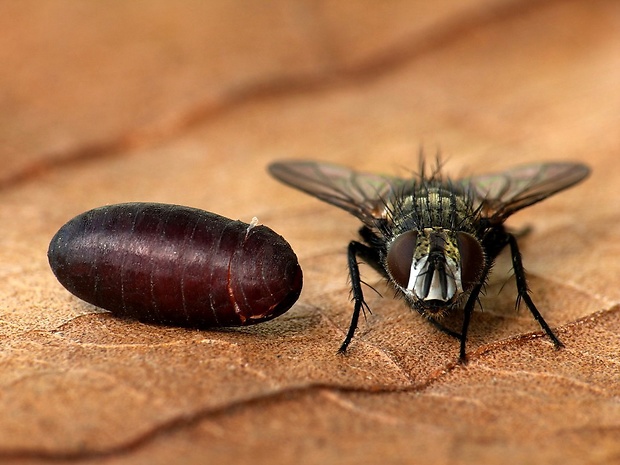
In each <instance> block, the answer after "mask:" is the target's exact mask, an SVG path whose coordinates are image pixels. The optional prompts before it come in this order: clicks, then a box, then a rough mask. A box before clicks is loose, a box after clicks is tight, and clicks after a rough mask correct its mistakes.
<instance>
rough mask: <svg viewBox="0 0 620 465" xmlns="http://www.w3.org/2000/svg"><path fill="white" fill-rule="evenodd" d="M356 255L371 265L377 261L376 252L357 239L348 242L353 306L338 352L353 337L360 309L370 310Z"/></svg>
mask: <svg viewBox="0 0 620 465" xmlns="http://www.w3.org/2000/svg"><path fill="white" fill-rule="evenodd" d="M358 256H359V257H361V258H363V259H364V261H367V262H368V263H369V264H371V265H373V266H374V265H375V263H378V261H379V257H378V254H377V252H376V251H375V250H374V249H372V248H370V247H368V246H367V245H364V244H362V243H361V242H357V241H351V242H350V243H349V248H348V252H347V257H348V262H349V276H350V278H351V293H352V295H353V302H354V306H353V316H352V317H351V325H350V326H349V331H348V332H347V335H346V337H345V338H344V342H343V343H342V345H341V346H340V349H338V352H340V353H341V354H343V353H345V352H346V350H347V347H348V346H349V344H350V343H351V339H353V335H354V334H355V330H356V329H357V322H358V320H359V317H360V312H361V311H362V310H370V309H369V308H368V305H367V304H366V301H365V300H364V293H363V292H362V280H361V278H360V269H359V264H358V262H357V257H358Z"/></svg>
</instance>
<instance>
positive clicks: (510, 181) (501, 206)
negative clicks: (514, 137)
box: [457, 163, 590, 223]
mask: <svg viewBox="0 0 620 465" xmlns="http://www.w3.org/2000/svg"><path fill="white" fill-rule="evenodd" d="M589 173H590V169H589V168H588V167H587V166H585V165H583V164H580V163H542V164H532V165H525V166H521V167H517V168H514V169H511V170H508V171H504V172H501V173H495V174H487V175H482V176H472V177H469V178H463V179H461V180H459V181H458V182H457V183H458V184H459V185H461V186H462V187H463V188H464V189H467V190H468V191H469V192H471V194H472V195H473V197H474V200H475V203H476V204H478V205H481V208H482V214H483V215H484V216H486V217H487V218H489V219H490V220H491V222H492V223H501V222H503V221H505V220H506V218H508V217H509V216H510V215H512V214H513V213H515V212H516V211H518V210H521V209H522V208H525V207H528V206H530V205H533V204H535V203H536V202H540V201H541V200H544V199H546V198H547V197H549V196H551V195H553V194H555V193H557V192H560V191H562V190H564V189H568V188H569V187H571V186H573V185H575V184H577V183H578V182H579V181H581V180H583V179H584V178H586V177H587V176H588V174H589Z"/></svg>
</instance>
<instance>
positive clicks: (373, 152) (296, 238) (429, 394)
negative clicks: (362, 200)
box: [0, 0, 620, 464]
mask: <svg viewBox="0 0 620 465" xmlns="http://www.w3.org/2000/svg"><path fill="white" fill-rule="evenodd" d="M172 5H173V4H172V3H171V2H164V1H159V2H158V1H134V2H124V1H109V2H62V1H36V2H35V1H21V2H4V3H3V5H2V6H1V7H0V30H1V31H2V37H1V39H0V63H2V72H0V102H1V106H0V141H1V143H0V157H1V160H2V166H0V187H1V190H0V196H1V198H0V243H1V247H0V277H1V279H2V281H1V286H0V338H1V339H0V340H1V346H0V461H2V462H3V463H5V462H6V463H9V462H13V461H19V462H20V463H48V462H50V461H52V460H53V461H54V463H63V462H65V461H67V462H78V463H127V464H133V463H156V464H159V463H160V464H168V463H173V462H175V461H176V463H182V462H183V463H225V462H226V463H253V464H272V463H355V464H365V463H369V464H370V463H373V464H376V463H382V464H391V463H423V464H433V463H437V464H448V463H456V464H461V463H463V464H480V463H490V464H495V463H502V464H506V463H511V464H512V463H561V464H583V463H597V464H598V463H619V462H620V440H619V438H620V402H619V400H620V383H619V379H620V356H619V346H620V342H619V339H620V336H619V333H620V311H619V307H618V302H619V301H620V286H619V285H618V281H619V280H618V278H619V277H620V260H618V257H619V256H620V249H619V247H620V245H619V244H620V242H619V240H620V201H619V200H618V182H619V177H618V167H619V161H618V160H619V156H620V131H619V129H620V3H619V2H617V1H616V0H607V1H606V0H594V1H589V2H582V1H573V2H571V1H525V0H524V1H507V0H506V1H485V0H469V1H462V2H450V1H439V2H426V1H424V2H423V1H418V2H414V1H393V2H374V1H358V2H347V1H345V2H341V1H300V2H290V1H288V0H286V1H284V0H283V1H278V0H272V1H269V2H262V1H261V2H259V1H256V2H254V1H250V2H247V1H234V0H231V1H225V2H224V1H221V2H214V1H213V2H202V1H198V0H196V1H185V2H176V3H175V4H174V5H175V6H172ZM421 146H422V147H424V149H425V150H426V151H427V153H431V154H434V153H435V152H436V151H437V150H438V149H440V150H441V152H442V154H443V155H444V158H446V159H447V160H448V163H447V168H446V169H447V171H448V172H449V173H452V174H455V175H459V174H462V173H483V172H486V171H493V170H503V169H507V168H509V167H511V166H513V165H515V164H518V163H521V162H536V161H542V160H577V161H583V162H586V163H588V164H589V165H590V166H591V167H592V168H593V175H592V176H591V177H590V179H589V180H588V181H587V182H586V183H584V184H583V185H580V186H578V187H577V188H575V189H572V190H570V191H567V192H565V193H562V194H561V195H558V196H557V197H554V198H553V199H550V200H548V201H546V202H544V203H542V204H540V205H538V206H536V207H533V208H531V209H528V210H525V211H523V212H521V213H519V214H518V215H516V216H515V217H514V218H511V220H510V225H511V226H514V227H517V228H518V227H522V226H525V225H533V226H534V230H533V232H532V233H531V234H530V235H529V236H527V237H525V238H523V240H522V247H523V252H524V259H525V264H526V267H527V268H528V270H529V276H530V286H531V288H532V291H533V294H534V298H535V301H536V302H537V303H538V305H539V308H540V309H541V311H542V312H543V314H544V315H545V317H546V318H547V320H548V321H549V323H550V324H551V325H552V326H553V327H555V328H557V332H558V334H559V335H560V337H561V338H562V340H563V341H564V342H565V343H566V349H564V350H561V351H556V350H554V349H553V347H552V345H551V344H550V342H549V341H548V340H547V339H546V338H542V337H535V336H538V335H539V334H540V331H539V328H538V327H537V325H536V323H535V322H534V321H533V320H532V318H531V316H530V314H529V313H528V312H527V311H526V310H525V309H522V310H521V311H520V312H518V313H517V312H515V311H514V309H513V305H514V285H513V284H512V281H511V280H509V281H508V284H507V285H506V286H505V287H504V289H503V291H502V292H501V293H499V290H500V288H501V287H502V285H503V284H504V283H505V282H506V281H507V280H508V276H509V274H510V265H509V263H508V261H507V260H506V259H505V258H502V259H501V260H500V261H499V263H498V265H497V267H496V269H495V273H494V277H493V279H492V280H491V282H490V284H489V289H488V292H487V297H486V298H485V299H484V301H483V303H484V306H485V311H484V312H477V313H476V314H475V316H474V319H473V323H472V332H471V339H470V344H469V349H470V356H471V362H470V363H469V365H467V366H466V367H464V366H459V365H457V364H455V360H456V354H457V344H456V342H455V341H454V340H452V339H450V338H449V337H448V336H446V335H443V334H440V333H438V332H437V331H436V330H435V329H433V328H432V327H430V326H429V325H428V324H426V323H425V322H424V321H423V320H422V319H421V318H420V317H419V316H417V315H416V314H412V312H411V311H410V310H408V309H407V308H406V307H405V305H404V304H403V303H402V302H400V301H397V300H394V299H392V298H391V295H392V293H391V291H390V290H389V289H388V288H387V287H386V286H385V285H384V284H383V283H381V281H380V280H379V278H378V277H377V275H376V274H375V273H374V272H373V271H372V270H370V269H369V268H368V267H364V268H363V274H364V277H365V279H366V280H367V281H368V282H369V283H371V284H373V285H375V286H376V287H377V289H378V290H379V291H380V292H381V293H382V294H383V295H384V298H381V297H379V296H377V295H375V294H374V293H373V292H369V291H367V298H368V302H369V304H370V306H371V308H372V309H373V313H372V314H371V315H369V316H368V319H367V321H366V322H364V321H362V322H361V324H360V328H359V332H358V335H357V337H356V339H355V340H354V343H353V344H352V346H351V350H350V352H349V353H348V355H347V356H346V357H341V356H338V355H337V354H336V349H337V347H338V345H339V343H340V342H341V340H342V338H343V333H344V331H345V330H346V328H347V325H348V321H349V318H350V311H351V305H350V303H349V302H348V285H347V277H346V259H345V254H344V251H345V246H346V244H347V242H348V241H349V240H350V239H351V238H353V237H355V233H356V229H357V227H358V223H357V221H356V220H355V218H353V217H351V216H349V215H347V214H346V213H344V212H341V211H339V210H337V209H335V208H333V207H330V206H328V205H325V204H323V203H321V202H319V201H317V200H315V199H312V198H311V197H308V196H304V195H302V194H300V193H297V192H294V191H292V190H290V189H288V188H286V187H284V186H282V185H280V184H278V183H277V182H275V181H274V180H272V179H271V178H270V177H269V176H268V175H267V174H266V172H265V166H266V165H267V164H268V163H269V162H270V161H272V160H276V159H281V158H290V157H298V158H312V159H321V160H329V161H332V162H337V163H341V164H345V165H350V166H356V167H358V168H360V169H364V170H370V171H382V172H387V173H391V174H406V173H407V170H410V169H412V168H414V167H415V166H416V164H417V152H418V150H419V148H420V147H421ZM124 201H160V202H168V203H179V204H185V205H191V206H195V207H199V208H203V209H206V210H210V211H215V212H218V213H220V214H223V215H226V216H229V217H232V218H235V219H237V218H239V219H242V220H244V221H249V220H250V219H251V218H252V217H253V216H257V217H258V218H259V219H260V221H261V223H264V224H267V225H269V226H271V227H272V228H274V229H275V230H276V231H278V232H279V233H281V234H283V235H284V236H285V237H286V238H287V239H288V240H289V241H290V243H291V244H292V246H293V247H294V248H295V250H296V252H297V253H298V255H299V258H300V262H301V265H302V267H303V268H304V272H305V287H304V291H303V293H302V296H301V298H300V300H299V301H298V303H297V304H296V305H295V306H294V307H293V308H292V309H291V310H290V311H289V312H288V313H286V314H285V315H284V316H282V317H281V318H279V319H277V320H275V321H273V322H269V323H266V324H264V325H261V326H257V327H252V328H247V329H241V330H230V331H220V332H198V331H188V330H182V329H175V328H161V327H154V326H148V325H143V324H139V323H130V322H125V321H118V320H116V319H114V318H112V317H110V316H109V315H107V314H101V313H97V310H96V309H95V308H94V307H92V306H89V305H87V304H85V303H82V302H80V301H78V300H77V299H76V298H74V297H72V296H71V295H69V294H68V293H67V292H66V291H65V290H64V289H63V288H62V287H61V286H60V285H59V284H58V282H57V281H56V280H55V279H54V277H53V275H52V274H51V272H50V271H49V268H48V265H47V260H46V250H47V245H48V242H49V239H50V238H51V236H52V235H53V234H54V232H55V231H56V230H57V229H58V228H59V227H60V226H61V225H62V224H63V223H64V222H65V221H67V220H68V219H69V218H71V217H73V216H74V215H76V214H78V213H80V212H82V211H85V210H87V209H90V208H93V207H95V206H100V205H104V204H110V203H117V202H124Z"/></svg>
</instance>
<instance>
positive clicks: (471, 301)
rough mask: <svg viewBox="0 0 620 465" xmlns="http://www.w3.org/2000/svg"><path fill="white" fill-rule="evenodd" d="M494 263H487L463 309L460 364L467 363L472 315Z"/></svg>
mask: <svg viewBox="0 0 620 465" xmlns="http://www.w3.org/2000/svg"><path fill="white" fill-rule="evenodd" d="M492 264H493V262H492V261H491V260H487V263H486V265H485V267H484V270H483V271H482V276H481V277H480V280H479V282H478V284H476V285H475V286H474V288H473V289H472V290H471V293H470V294H469V297H468V298H467V303H466V304H465V308H464V309H463V312H464V315H463V329H462V330H461V337H460V340H461V347H460V350H459V362H460V363H467V353H466V352H465V345H466V343H467V330H468V329H469V321H470V320H471V314H472V313H473V312H474V307H475V306H476V302H478V296H479V295H480V291H482V287H483V286H484V283H485V282H486V280H487V276H488V275H489V271H491V265H492Z"/></svg>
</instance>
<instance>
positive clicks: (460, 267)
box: [269, 160, 590, 362]
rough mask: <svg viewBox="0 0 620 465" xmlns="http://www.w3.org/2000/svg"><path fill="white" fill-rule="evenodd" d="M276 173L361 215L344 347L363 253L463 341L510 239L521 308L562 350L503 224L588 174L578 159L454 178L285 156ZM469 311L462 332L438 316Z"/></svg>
mask: <svg viewBox="0 0 620 465" xmlns="http://www.w3.org/2000/svg"><path fill="white" fill-rule="evenodd" d="M269 171H270V173H271V174H272V175H273V176H274V177H275V178H276V179H278V180H280V181H281V182H283V183H284V184H288V185H289V186H292V187H294V188H296V189H299V190H301V191H303V192H306V193H307V194H310V195H312V196H314V197H317V198H318V199H320V200H323V201H324V202H327V203H329V204H332V205H335V206H337V207H339V208H342V209H344V210H346V211H347V212H349V213H351V214H352V215H354V216H356V217H357V218H358V219H359V220H361V222H362V223H363V226H362V227H361V229H360V230H359V234H360V237H361V239H362V241H355V240H354V241H351V242H350V243H349V247H348V265H349V274H350V277H351V287H352V296H353V302H354V308H353V316H352V318H351V324H350V326H349V330H348V332H347V335H346V337H345V339H344V342H343V343H342V345H341V346H340V350H339V352H341V353H344V352H345V351H346V349H347V347H348V346H349V344H350V343H351V340H352V339H353V335H354V333H355V330H356V328H357V323H358V320H359V316H360V312H361V311H363V310H369V308H368V305H367V304H366V301H365V300H364V294H363V292H362V281H361V279H360V272H359V266H358V259H361V260H363V261H364V262H366V263H368V264H369V265H371V266H372V267H373V268H374V269H375V270H377V271H378V272H379V273H380V274H381V275H382V276H383V277H384V278H386V279H387V280H388V281H389V282H390V283H391V284H392V285H393V286H394V288H395V289H396V291H397V294H399V295H400V296H402V297H403V298H404V299H405V301H406V302H407V304H408V305H409V306H410V307H411V308H413V309H415V310H416V311H418V312H419V313H420V314H421V315H422V316H424V317H425V318H427V319H428V320H429V321H430V322H431V323H432V324H433V325H434V326H436V327H437V328H438V329H440V330H441V331H443V332H445V333H447V334H449V335H450V336H452V337H454V338H456V339H458V340H459V341H460V351H459V359H460V360H461V361H462V362H464V361H465V360H466V351H465V345H466V341H467V330H468V328H469V322H470V319H471V314H472V312H473V310H474V307H475V304H476V302H477V301H478V297H479V295H480V292H481V290H482V289H483V287H484V285H485V283H486V280H487V277H488V274H489V272H490V270H491V268H492V266H493V263H494V261H495V259H496V257H497V256H498V255H499V253H500V252H501V251H502V250H503V249H504V248H505V247H506V246H508V247H509V248H510V253H511V256H512V266H513V270H514V276H515V280H516V285H517V305H519V303H520V302H521V301H523V302H524V303H525V305H526V306H527V308H528V309H529V311H530V312H531V313H532V316H533V317H534V318H535V319H536V321H538V323H539V324H540V326H541V328H542V329H543V331H544V332H545V333H546V334H547V335H548V336H549V338H550V339H551V340H552V341H553V344H554V345H555V346H556V347H562V346H563V344H562V342H561V341H560V340H559V339H558V337H557V336H556V335H555V334H554V332H553V330H552V329H551V328H550V327H549V325H548V324H547V322H546V321H545V319H544V318H543V316H542V315H541V313H540V312H539V311H538V309H537V308H536V306H535V305H534V302H533V301H532V299H531V297H530V294H529V290H528V286H527V280H526V276H525V270H524V268H523V263H522V260H521V253H520V251H519V245H518V243H517V239H516V237H515V235H514V234H512V233H511V232H509V231H508V230H507V229H506V228H505V227H504V222H505V221H506V219H507V218H508V217H509V216H510V215H512V214H513V213H515V212H517V211H518V210H521V209H522V208H525V207H528V206H530V205H533V204H535V203H537V202H540V201H541V200H544V199H546V198H547V197H550V196H551V195H553V194H555V193H557V192H560V191H562V190H564V189H567V188H569V187H571V186H573V185H575V184H577V183H578V182H580V181H582V180H583V179H584V178H586V177H587V176H588V174H589V172H590V170H589V168H588V167H587V166H585V165H583V164H579V163H540V164H531V165H525V166H520V167H516V168H513V169H511V170H507V171H504V172H499V173H494V174H487V175H480V176H471V177H465V178H460V179H455V180H451V179H448V178H445V177H443V176H442V175H441V173H440V172H439V163H438V167H437V169H435V170H433V171H432V172H431V173H429V174H427V173H426V171H425V167H424V162H423V160H422V161H421V163H420V173H419V174H418V175H416V176H414V177H413V178H410V179H405V178H399V177H393V176H385V175H378V174H371V173H363V172H357V171H355V170H352V169H349V168H346V167H342V166H337V165H333V164H328V163H321V162H312V161H282V162H276V163H273V164H271V165H270V166H269ZM461 309H462V311H463V321H462V326H461V332H456V331H453V330H452V329H450V328H448V327H447V326H445V325H444V324H443V323H442V320H443V317H444V316H445V315H446V314H448V313H451V312H455V311H459V310H461Z"/></svg>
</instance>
